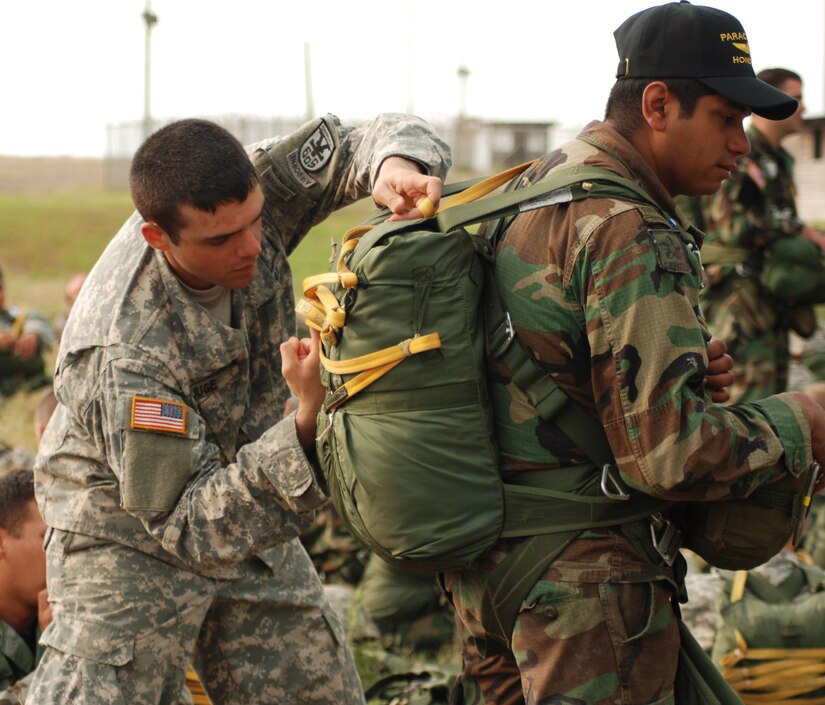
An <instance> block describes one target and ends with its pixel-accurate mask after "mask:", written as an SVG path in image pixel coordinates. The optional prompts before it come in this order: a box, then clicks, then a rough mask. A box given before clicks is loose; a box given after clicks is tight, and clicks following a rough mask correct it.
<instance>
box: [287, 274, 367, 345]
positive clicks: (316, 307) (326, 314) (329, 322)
mask: <svg viewBox="0 0 825 705" xmlns="http://www.w3.org/2000/svg"><path fill="white" fill-rule="evenodd" d="M326 284H339V285H340V286H342V287H344V288H345V289H351V288H353V287H355V286H358V277H357V276H356V275H355V274H353V273H352V272H350V271H349V270H346V271H343V272H324V273H323V274H314V275H312V276H310V277H307V278H306V279H304V284H303V286H304V296H303V298H301V299H300V300H299V301H298V302H297V303H296V304H295V312H296V313H297V314H298V316H303V317H304V323H306V324H307V325H308V326H309V327H310V328H314V329H315V330H317V331H319V332H320V333H321V339H322V340H323V341H324V343H325V344H327V345H335V343H336V342H337V340H338V337H337V335H336V333H335V328H342V327H343V326H344V323H345V322H346V311H345V310H344V307H343V306H341V304H340V302H339V301H338V299H337V298H336V296H335V294H333V293H332V292H331V291H330V290H329V289H328V288H327V287H326V286H325V285H326Z"/></svg>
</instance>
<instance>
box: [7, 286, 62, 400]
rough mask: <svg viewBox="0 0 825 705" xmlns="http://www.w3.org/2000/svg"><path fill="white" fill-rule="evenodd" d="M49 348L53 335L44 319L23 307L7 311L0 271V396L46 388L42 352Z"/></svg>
mask: <svg viewBox="0 0 825 705" xmlns="http://www.w3.org/2000/svg"><path fill="white" fill-rule="evenodd" d="M52 345H54V331H53V330H52V327H51V325H50V324H49V322H48V320H47V319H46V317H45V316H43V315H42V314H41V313H38V312H37V311H30V310H28V309H26V308H24V307H7V305H6V288H5V282H4V279H3V272H2V271H0V395H7V396H8V395H11V394H13V393H14V392H16V391H17V390H18V389H21V388H24V389H36V388H37V387H42V386H44V385H46V384H48V383H49V381H50V379H49V377H48V375H47V374H46V372H45V369H44V362H43V352H44V351H46V350H48V349H50V348H51V347H52Z"/></svg>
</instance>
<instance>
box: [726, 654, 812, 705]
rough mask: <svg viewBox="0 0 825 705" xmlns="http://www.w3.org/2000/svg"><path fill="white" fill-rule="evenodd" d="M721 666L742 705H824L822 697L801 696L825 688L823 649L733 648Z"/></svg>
mask: <svg viewBox="0 0 825 705" xmlns="http://www.w3.org/2000/svg"><path fill="white" fill-rule="evenodd" d="M760 661H761V662H763V663H759V662H760ZM721 665H722V675H723V676H724V677H725V680H727V681H728V683H730V685H731V687H732V688H733V689H734V690H735V691H736V692H737V693H738V694H739V696H740V697H741V698H742V700H743V702H744V703H745V705H797V703H800V702H804V703H805V704H806V705H811V704H813V705H825V696H817V697H813V698H812V697H804V696H805V695H806V694H807V693H812V692H815V691H817V690H820V689H822V688H823V687H825V649H747V648H745V649H744V650H741V649H738V648H737V649H736V650H735V651H732V652H730V653H728V654H725V656H723V657H722V661H721ZM799 696H803V697H801V698H799ZM796 698H799V699H796Z"/></svg>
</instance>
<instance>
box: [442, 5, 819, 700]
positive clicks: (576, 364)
mask: <svg viewBox="0 0 825 705" xmlns="http://www.w3.org/2000/svg"><path fill="white" fill-rule="evenodd" d="M615 38H616V44H617V47H618V50H619V56H620V65H619V68H618V72H617V79H618V80H617V82H616V84H615V85H614V87H613V89H612V92H611V96H610V99H609V101H608V107H607V111H606V117H605V121H604V122H601V123H600V122H594V123H591V124H590V125H588V126H587V127H586V128H585V129H584V131H583V132H582V133H581V134H580V135H579V137H578V138H577V139H576V140H574V141H572V142H570V143H568V144H567V145H565V146H563V147H561V148H559V149H557V150H555V151H553V152H551V153H550V154H548V155H547V156H546V157H544V158H543V159H542V160H540V162H539V163H538V165H536V166H534V167H532V168H531V170H529V171H528V172H526V175H525V177H524V178H523V179H522V185H525V184H527V183H530V182H535V181H536V180H538V179H540V178H541V177H542V176H544V175H545V174H547V173H549V172H552V171H553V170H554V169H557V168H565V167H569V166H571V165H574V164H583V165H590V166H598V167H603V168H605V169H608V170H610V171H612V172H615V173H617V174H619V175H621V176H624V177H627V178H629V179H632V180H633V181H635V182H636V183H637V184H639V185H640V186H641V187H642V189H643V190H644V191H646V192H647V194H649V195H650V196H651V197H652V198H653V199H654V200H655V202H656V203H657V204H658V207H653V206H652V205H646V204H645V205H640V204H639V203H638V201H631V200H628V201H623V200H620V199H603V198H596V199H585V200H579V201H573V202H570V203H565V204H562V205H556V206H550V207H545V208H538V209H536V210H531V211H528V212H526V213H523V214H521V215H519V216H517V217H516V218H515V219H514V221H513V222H512V224H511V225H510V227H509V228H508V229H507V230H506V231H505V233H504V236H503V240H502V242H501V243H500V245H499V247H498V250H497V256H496V277H497V280H498V285H499V290H500V292H501V295H502V297H503V299H504V303H505V307H506V308H507V310H508V311H509V312H510V314H511V316H512V318H513V323H514V325H515V327H516V330H517V334H518V336H519V338H520V339H521V341H522V342H523V343H524V344H525V345H526V346H527V347H528V348H529V349H530V350H531V351H532V352H533V354H534V355H535V357H536V359H537V360H538V361H539V364H540V366H541V367H543V368H544V370H546V371H548V372H551V373H552V374H553V376H554V378H555V380H556V382H557V383H558V385H559V386H560V387H561V388H562V389H563V390H564V391H565V392H566V393H567V394H568V395H569V396H570V398H571V400H572V403H576V404H580V405H582V406H583V407H584V408H585V409H586V410H587V411H588V412H589V414H590V415H591V416H593V417H594V418H596V419H598V420H599V421H600V422H601V424H602V425H603V426H604V430H605V432H606V435H607V439H608V441H609V445H610V448H611V450H612V452H613V455H614V458H615V463H616V466H617V468H618V471H619V473H620V477H619V478H618V479H619V481H620V482H621V484H622V485H626V486H627V488H628V491H629V492H631V493H632V492H642V493H647V494H652V495H654V496H656V497H660V498H663V499H668V500H685V501H707V500H710V499H715V498H725V497H728V496H731V495H745V494H747V493H748V492H749V491H750V490H751V489H753V488H754V486H756V485H757V484H759V483H763V482H765V481H766V480H767V479H769V478H771V477H779V476H782V475H784V474H785V473H787V472H790V473H794V474H798V473H800V472H802V471H804V470H805V469H806V468H807V467H808V466H809V465H810V464H811V462H812V460H813V457H816V458H817V459H819V460H822V459H823V458H825V414H823V411H822V409H821V408H820V407H819V406H817V405H816V404H814V403H813V402H812V401H811V400H810V399H808V398H807V397H806V396H805V395H803V394H801V393H787V394H784V395H780V396H774V397H770V398H768V399H766V400H764V401H762V402H761V403H759V404H752V405H739V406H735V407H729V406H723V405H721V404H717V403H714V397H713V395H712V393H711V386H712V385H711V384H710V379H711V377H715V375H711V377H709V378H708V383H706V375H708V373H709V372H711V371H712V369H711V368H712V365H710V363H709V360H715V359H717V358H719V356H720V354H721V352H720V349H719V348H718V347H717V346H719V345H720V344H721V343H719V342H718V341H714V342H712V343H711V344H710V345H712V346H714V347H716V348H717V349H716V350H715V351H714V352H712V353H711V352H710V351H709V350H708V349H706V345H708V340H709V338H710V335H709V334H708V333H707V331H706V329H705V326H704V323H703V321H702V320H701V318H700V309H699V289H700V285H701V279H702V268H701V264H700V261H699V257H698V254H697V251H696V250H697V248H698V244H699V243H698V241H697V239H696V238H697V232H696V231H695V230H693V229H689V227H688V225H687V223H686V222H685V221H684V220H683V218H682V216H681V214H680V212H678V210H677V209H676V208H675V206H674V202H673V196H674V195H675V194H679V193H685V194H690V195H696V194H700V193H711V192H713V191H715V190H716V189H717V188H718V187H719V184H720V183H721V181H722V180H723V179H724V178H727V177H728V176H729V174H730V171H732V170H733V169H734V167H735V161H736V159H737V157H739V156H741V155H743V154H745V153H746V152H747V151H748V142H747V138H746V136H745V132H744V129H743V126H742V121H743V119H744V118H745V116H746V115H747V113H748V109H752V110H754V111H755V112H758V113H760V114H762V115H767V116H769V117H774V118H781V117H786V116H787V115H789V114H791V113H792V112H793V111H794V110H795V109H796V101H794V100H792V99H790V98H788V96H786V95H785V94H783V93H780V92H778V91H776V90H775V89H773V88H772V87H770V86H768V85H766V84H764V83H762V82H761V81H758V80H757V79H756V77H755V76H754V74H753V69H752V67H751V65H750V58H749V47H748V45H747V37H746V35H745V33H744V30H743V29H742V26H741V24H740V23H739V22H738V20H736V18H734V17H732V16H731V15H729V14H727V13H725V12H722V11H719V10H715V9H712V8H707V7H700V6H694V5H691V4H689V3H671V4H668V5H663V6H660V7H654V8H651V9H649V10H645V11H644V12H641V13H638V14H636V15H634V16H632V17H631V18H629V19H628V20H627V21H626V22H625V23H623V24H622V25H621V27H619V29H617V30H616V32H615ZM722 349H723V348H722ZM494 364H495V365H496V367H495V369H494V373H493V374H494V378H493V379H494V384H493V395H494V400H495V412H496V424H497V438H498V442H499V446H500V450H501V453H502V471H503V472H506V473H509V474H510V475H511V477H512V478H513V481H518V477H519V476H521V478H522V484H525V485H530V484H531V480H530V475H529V473H541V472H544V473H545V474H546V476H547V479H548V484H547V485H542V486H547V487H550V486H551V484H550V482H549V481H550V478H552V477H553V476H554V473H555V476H556V477H564V475H565V473H563V472H562V471H564V470H565V468H566V467H569V466H571V465H572V466H578V467H579V468H581V467H585V468H587V465H586V464H587V462H588V460H587V455H586V450H587V449H582V448H578V447H576V446H575V444H574V443H572V442H571V441H570V440H569V439H568V438H566V437H565V435H564V434H563V433H562V431H561V430H560V429H559V428H558V427H557V426H555V425H554V424H553V422H552V421H549V422H548V421H542V419H541V418H540V417H539V416H538V413H537V411H536V410H535V408H534V407H533V406H531V405H530V403H529V402H528V401H527V399H526V397H525V396H524V394H523V393H522V392H521V391H520V390H519V389H518V388H517V387H515V386H514V385H513V384H511V383H510V382H511V372H510V371H509V370H508V369H506V368H505V367H504V365H503V364H501V363H500V362H497V363H494ZM709 365H710V366H709ZM723 397H724V395H723ZM591 467H592V466H591ZM597 472H598V471H597V470H596V469H595V468H593V470H592V473H593V474H596V473H597ZM596 477H598V475H596ZM536 478H537V479H538V476H536ZM533 486H536V485H533ZM596 487H598V481H597V482H596ZM520 543H521V540H519V539H504V540H501V541H500V542H499V543H498V544H497V545H496V546H495V547H493V548H492V549H491V550H490V551H488V552H487V553H486V554H485V555H484V556H482V557H481V558H480V559H479V560H478V561H477V562H476V564H474V565H473V566H472V567H471V568H470V569H467V570H465V571H463V572H450V573H446V574H445V575H444V583H445V586H446V588H447V589H448V591H449V592H450V593H451V595H452V599H453V602H454V605H455V607H456V613H457V616H458V618H459V619H460V621H461V626H462V629H463V632H464V640H463V644H464V647H463V660H464V669H463V674H462V680H461V685H460V688H461V690H460V693H461V696H463V702H465V703H487V704H491V703H495V704H496V705H503V704H505V703H506V704H507V705H515V704H517V703H518V704H520V703H528V704H538V703H576V704H577V705H608V704H609V705H614V704H615V703H623V704H624V705H643V704H648V703H657V704H663V705H664V704H672V703H674V698H675V695H674V680H675V674H676V668H677V654H678V650H679V644H680V637H679V631H678V624H677V619H676V615H675V611H674V607H673V605H672V600H673V599H674V593H675V592H676V589H677V583H678V582H679V576H678V575H676V574H675V572H674V569H673V568H670V567H668V565H667V564H666V563H665V562H664V560H662V559H660V558H659V557H658V556H657V554H656V552H655V551H654V550H653V548H652V545H651V538H650V525H649V523H648V522H647V521H646V520H644V519H642V520H639V521H636V522H633V523H631V524H623V525H620V526H616V527H612V528H604V529H589V530H585V531H584V532H582V533H581V534H579V536H578V538H577V539H575V540H573V541H572V543H570V544H569V545H568V546H567V547H566V548H565V549H564V550H563V551H562V553H561V554H560V555H559V556H558V557H557V558H556V559H555V560H554V561H552V562H551V563H550V565H549V568H547V569H546V571H545V572H544V574H543V575H541V576H540V578H539V579H538V580H537V581H536V582H535V583H534V584H533V586H532V588H531V589H530V591H529V594H528V595H527V597H526V599H524V601H523V602H522V603H521V605H520V611H519V613H518V617H517V619H516V622H515V627H514V630H513V632H512V634H511V635H510V643H509V644H508V645H506V646H505V647H498V646H497V644H496V643H494V642H493V641H492V639H491V638H490V635H489V633H488V632H486V631H485V629H484V628H483V627H482V625H481V619H480V615H481V611H482V607H483V590H484V584H485V580H486V578H487V576H488V575H489V573H490V571H491V570H492V569H493V568H494V567H496V566H497V565H500V564H501V562H502V561H503V559H504V558H505V557H506V556H507V555H509V554H510V553H511V552H513V551H514V550H515V549H516V548H518V547H519V546H520ZM678 564H679V562H678V561H677V563H676V565H678Z"/></svg>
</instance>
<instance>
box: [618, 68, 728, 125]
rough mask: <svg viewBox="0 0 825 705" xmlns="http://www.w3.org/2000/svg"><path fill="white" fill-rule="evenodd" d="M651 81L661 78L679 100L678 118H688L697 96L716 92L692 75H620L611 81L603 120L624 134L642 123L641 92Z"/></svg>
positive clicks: (697, 100)
mask: <svg viewBox="0 0 825 705" xmlns="http://www.w3.org/2000/svg"><path fill="white" fill-rule="evenodd" d="M654 81H662V82H663V83H665V84H666V85H667V87H668V90H670V92H671V93H673V94H674V95H675V96H676V98H677V99H678V100H679V115H680V117H684V118H689V117H690V116H691V115H693V111H694V110H696V104H697V103H698V102H699V98H701V97H702V96H705V95H713V94H714V93H715V91H713V90H711V89H710V88H708V87H707V86H705V85H704V84H702V83H700V82H699V81H697V80H695V79H693V78H666V79H656V78H623V79H620V80H618V81H616V83H614V84H613V88H612V89H611V90H610V96H609V97H608V99H607V107H606V108H605V111H604V119H605V120H610V122H611V124H613V126H614V127H616V129H617V130H618V131H619V132H621V133H622V134H623V135H629V134H631V133H633V132H635V131H636V130H637V129H638V128H639V127H640V126H641V124H642V116H643V113H642V94H643V93H644V92H645V88H647V86H648V85H649V84H651V83H653V82H654Z"/></svg>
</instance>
